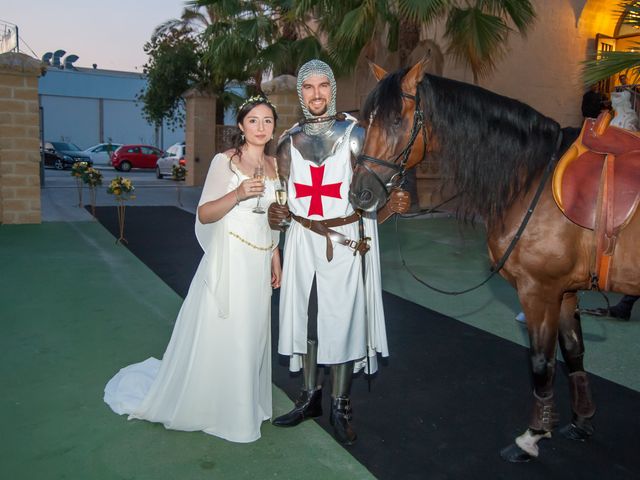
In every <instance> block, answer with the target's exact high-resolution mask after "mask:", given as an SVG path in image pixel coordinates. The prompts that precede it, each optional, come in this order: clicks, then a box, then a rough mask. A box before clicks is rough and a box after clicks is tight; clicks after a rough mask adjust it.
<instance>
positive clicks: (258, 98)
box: [239, 95, 276, 110]
mask: <svg viewBox="0 0 640 480" xmlns="http://www.w3.org/2000/svg"><path fill="white" fill-rule="evenodd" d="M250 103H266V104H267V105H269V106H270V107H271V108H273V109H274V110H275V109H276V106H275V105H274V104H273V103H271V102H270V101H269V100H268V99H267V97H265V96H263V95H254V96H253V97H249V98H247V99H246V100H245V101H244V102H242V104H241V105H240V108H239V110H242V109H243V108H244V107H246V106H247V105H249V104H250Z"/></svg>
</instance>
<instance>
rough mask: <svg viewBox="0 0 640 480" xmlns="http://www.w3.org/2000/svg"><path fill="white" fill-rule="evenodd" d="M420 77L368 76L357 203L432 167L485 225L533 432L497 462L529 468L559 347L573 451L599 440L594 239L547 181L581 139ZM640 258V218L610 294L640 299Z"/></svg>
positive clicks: (613, 269)
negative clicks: (523, 366) (525, 359)
mask: <svg viewBox="0 0 640 480" xmlns="http://www.w3.org/2000/svg"><path fill="white" fill-rule="evenodd" d="M424 68H425V65H424V62H419V63H418V64H416V65H415V66H414V67H412V68H410V69H403V70H401V71H398V72H395V73H391V74H387V73H386V72H385V71H384V70H382V69H381V68H380V67H378V66H376V65H372V70H373V72H374V75H375V76H376V78H377V79H378V84H377V85H376V87H375V89H374V90H373V91H372V92H371V93H370V94H369V96H368V98H367V101H366V103H365V106H364V108H363V111H362V113H363V115H362V118H363V119H364V121H363V123H364V125H365V126H366V128H367V134H366V139H365V143H364V147H363V152H362V155H361V156H360V157H359V158H358V164H357V166H356V168H355V170H354V176H353V180H352V184H351V194H350V195H351V201H352V203H353V204H354V206H356V207H357V208H362V209H364V210H372V209H375V208H376V207H377V206H379V205H381V204H383V203H384V201H385V199H386V197H387V196H388V190H389V188H391V187H392V186H394V185H396V184H397V183H398V182H399V181H400V179H401V177H402V176H403V175H404V172H405V170H406V169H409V168H412V167H414V166H415V165H417V164H418V163H419V162H420V161H422V160H423V158H425V157H430V158H433V159H435V160H437V161H439V163H440V167H441V169H442V172H443V176H444V178H447V179H449V180H450V183H451V186H452V187H453V189H454V191H456V192H458V195H459V197H458V199H457V200H458V202H459V203H458V214H459V216H460V217H462V218H465V219H470V218H477V217H479V218H481V219H482V220H483V221H484V222H485V224H486V227H487V244H488V249H489V256H490V259H491V261H492V262H493V263H494V267H500V264H501V263H504V265H503V266H502V268H500V274H501V275H502V276H503V277H504V278H506V279H507V280H508V281H509V282H510V283H511V284H512V285H513V286H514V287H515V289H516V290H517V292H518V297H519V299H520V303H521V304H522V308H523V311H524V313H525V315H526V319H527V329H528V333H529V341H530V361H531V365H530V368H531V372H532V376H533V396H532V401H533V408H532V411H531V417H530V422H529V425H528V428H527V430H526V432H525V433H524V434H522V435H520V436H519V437H518V438H516V441H515V443H514V444H513V445H511V446H509V447H507V448H505V449H504V450H503V451H502V452H501V453H502V456H503V457H504V458H505V459H507V460H509V461H526V460H529V459H531V458H532V457H537V456H538V446H537V442H538V441H539V440H540V439H541V438H544V437H549V436H550V434H551V431H552V430H553V429H554V427H556V426H557V423H558V414H557V412H556V407H555V401H554V392H553V378H554V372H555V365H556V361H555V359H556V345H557V344H558V343H559V344H560V349H561V352H562V356H563V359H564V361H565V362H566V365H567V367H568V370H569V384H570V389H571V392H570V393H571V405H572V409H573V418H572V421H571V424H570V425H568V426H567V427H565V428H563V429H562V431H563V433H564V434H565V435H567V436H569V437H570V438H575V439H585V438H587V437H589V436H590V435H591V434H592V433H593V425H592V422H591V419H592V417H593V415H594V413H595V405H594V403H593V400H592V396H591V390H590V387H589V383H588V378H587V374H586V372H585V371H584V367H583V354H584V343H583V339H582V330H581V327H580V316H579V313H578V310H577V291H578V290H584V289H589V288H590V287H591V285H592V283H591V282H592V275H591V273H592V272H591V270H592V269H591V264H592V257H593V256H594V251H595V235H594V232H593V231H592V230H588V229H586V228H582V227H579V226H578V225H576V224H575V223H573V222H571V221H570V220H569V219H567V218H566V217H565V216H564V215H563V213H562V211H561V210H560V209H559V208H558V206H557V205H556V202H555V201H554V197H553V194H552V191H551V186H550V183H551V182H550V181H549V173H550V172H551V170H552V167H553V165H554V163H555V159H556V158H558V157H559V156H560V155H561V154H562V152H563V151H565V150H566V149H567V147H568V146H569V145H570V144H571V143H572V142H573V140H574V139H575V137H577V133H578V132H576V131H575V129H561V128H560V126H559V125H558V124H557V123H556V122H555V121H553V120H552V119H550V118H547V117H545V116H543V115H541V114H540V113H538V112H536V111H535V110H534V109H532V108H531V107H529V106H527V105H525V104H523V103H521V102H518V101H516V100H512V99H509V98H506V97H502V96H500V95H497V94H494V93H492V92H489V91H487V90H484V89H482V88H479V87H476V86H473V85H468V84H465V83H461V82H456V81H453V80H449V79H445V78H441V77H437V76H433V75H429V74H425V72H424ZM570 130H573V132H571V131H570ZM528 212H530V213H528ZM514 237H515V240H514ZM639 247H640V220H639V219H638V216H637V215H636V216H634V217H633V218H632V219H631V221H630V222H629V224H628V225H627V226H626V228H625V229H624V230H622V231H621V232H620V233H619V235H618V238H617V244H616V247H615V254H614V256H613V258H612V261H611V264H610V270H609V274H610V276H609V285H610V290H612V291H616V292H622V293H627V294H634V295H640V282H639V277H638V272H640V264H639V263H640V256H639V255H638V254H637V252H638V249H639ZM508 250H509V252H510V253H509V254H508V255H505V252H507V251H508ZM496 262H497V263H498V265H496Z"/></svg>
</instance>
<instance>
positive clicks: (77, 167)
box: [71, 162, 90, 208]
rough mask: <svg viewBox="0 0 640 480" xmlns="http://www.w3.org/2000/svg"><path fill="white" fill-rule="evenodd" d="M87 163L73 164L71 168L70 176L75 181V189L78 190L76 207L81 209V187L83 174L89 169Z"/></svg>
mask: <svg viewBox="0 0 640 480" xmlns="http://www.w3.org/2000/svg"><path fill="white" fill-rule="evenodd" d="M89 168H90V167H89V163H88V162H75V163H74V164H73V165H72V166H71V176H72V177H74V178H75V179H76V187H77V189H78V207H80V208H82V187H83V185H84V181H83V178H84V174H85V172H86V171H87V170H88V169H89Z"/></svg>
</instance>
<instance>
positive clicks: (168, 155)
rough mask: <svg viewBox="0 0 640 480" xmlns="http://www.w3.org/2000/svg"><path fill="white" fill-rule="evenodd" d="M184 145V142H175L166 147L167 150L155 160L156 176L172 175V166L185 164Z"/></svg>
mask: <svg viewBox="0 0 640 480" xmlns="http://www.w3.org/2000/svg"><path fill="white" fill-rule="evenodd" d="M185 153H186V145H185V143H184V142H180V143H176V144H174V145H171V146H170V147H169V148H167V151H166V152H165V154H164V155H163V156H162V157H159V158H158V161H157V162H156V177H158V178H163V177H171V176H173V166H174V165H175V166H176V167H177V166H179V165H185V164H186V159H185Z"/></svg>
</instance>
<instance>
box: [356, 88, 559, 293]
mask: <svg viewBox="0 0 640 480" xmlns="http://www.w3.org/2000/svg"><path fill="white" fill-rule="evenodd" d="M401 95H402V96H403V97H405V98H408V99H410V100H413V101H414V102H415V104H416V109H415V111H414V114H413V126H412V128H411V135H410V137H409V140H408V142H407V145H406V146H405V147H404V149H403V150H402V151H401V152H400V153H399V154H398V155H397V156H396V158H395V159H394V162H397V161H398V159H399V158H401V157H402V160H401V162H400V164H399V165H398V164H396V163H393V162H389V161H386V160H382V159H379V158H376V157H372V156H370V155H364V154H361V155H359V156H358V160H357V164H358V165H362V167H363V168H364V169H365V170H367V171H368V172H369V173H371V174H373V176H374V178H375V179H376V180H377V181H378V182H379V183H380V184H381V185H382V187H383V188H384V190H385V192H386V193H387V196H388V195H389V190H388V189H389V187H394V186H395V185H394V179H395V178H396V177H398V176H399V177H400V179H401V180H402V178H404V175H405V173H406V165H407V161H408V160H409V155H410V154H411V149H412V148H413V144H414V143H415V141H416V138H417V137H418V133H419V132H420V131H422V132H423V136H422V138H423V142H424V145H423V147H424V153H425V154H426V150H427V134H426V127H425V124H424V113H423V112H422V110H421V109H420V96H419V95H418V90H417V89H416V94H415V95H411V94H409V93H405V92H402V93H401ZM561 144H562V130H560V131H559V132H558V137H557V138H556V146H555V150H554V152H553V153H552V154H551V158H549V162H548V163H547V166H546V168H545V170H544V173H543V174H542V178H541V179H540V183H539V184H538V188H537V189H536V193H535V195H534V196H533V198H532V199H531V203H530V204H529V208H528V209H527V213H526V214H525V216H524V218H523V219H522V222H521V223H520V226H519V227H518V230H517V231H516V234H515V235H514V236H513V238H512V239H511V242H510V243H509V246H508V247H507V249H506V250H505V252H504V253H503V254H502V257H501V258H500V260H498V261H497V262H496V263H495V264H494V265H492V266H491V273H489V275H488V276H487V278H485V279H484V280H483V281H482V282H480V283H478V284H477V285H475V286H473V287H470V288H466V289H464V290H459V291H449V290H442V289H440V288H437V287H434V286H433V285H430V284H429V283H427V282H425V281H424V280H422V279H421V278H419V277H418V276H417V275H416V274H415V273H414V272H413V271H412V270H411V269H410V268H409V267H408V266H407V263H406V261H405V259H404V256H403V255H402V248H401V247H400V239H399V238H400V237H399V235H398V216H396V223H395V228H396V243H397V245H398V253H399V255H400V260H401V261H402V266H403V267H404V268H405V269H406V270H407V272H409V274H410V275H411V276H412V277H413V278H414V279H415V280H416V281H417V282H419V283H421V284H422V285H424V286H425V287H427V288H429V289H431V290H433V291H435V292H438V293H442V294H444V295H461V294H463V293H468V292H471V291H473V290H476V289H478V288H480V287H481V286H483V285H484V284H485V283H487V282H488V281H489V280H491V278H493V276H494V275H495V274H497V273H498V272H500V270H502V268H503V267H504V265H505V263H507V260H508V259H509V257H510V256H511V253H512V252H513V250H514V248H515V246H516V244H517V243H518V240H520V237H521V236H522V233H523V232H524V230H525V228H526V227H527V224H528V223H529V220H530V219H531V216H532V215H533V211H534V210H535V208H536V206H537V205H538V202H539V201H540V197H541V195H542V192H543V190H544V186H545V184H546V183H547V180H548V179H549V176H550V175H551V172H553V169H554V166H555V163H556V161H557V160H558V152H559V150H560V145H561ZM366 162H369V163H373V164H376V165H380V166H383V167H386V168H390V169H392V170H394V171H396V172H397V173H396V174H394V175H393V176H392V177H391V179H390V180H389V182H388V183H386V184H385V183H384V182H383V181H382V179H381V178H380V177H379V176H378V174H377V173H376V172H375V171H373V170H372V169H371V168H370V167H369V166H368V165H367V164H366ZM450 200H451V199H449V200H447V201H446V202H443V203H442V204H444V203H447V202H448V201H450ZM442 204H441V205H442Z"/></svg>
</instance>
